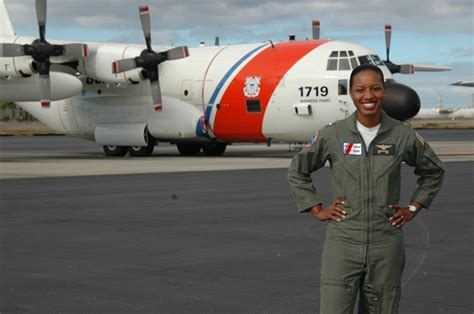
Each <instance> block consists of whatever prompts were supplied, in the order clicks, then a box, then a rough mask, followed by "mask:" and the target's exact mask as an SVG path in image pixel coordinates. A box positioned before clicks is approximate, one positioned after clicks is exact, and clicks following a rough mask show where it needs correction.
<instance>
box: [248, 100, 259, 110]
mask: <svg viewBox="0 0 474 314" xmlns="http://www.w3.org/2000/svg"><path fill="white" fill-rule="evenodd" d="M260 112H262V108H261V106H260V100H259V99H247V113H260Z"/></svg>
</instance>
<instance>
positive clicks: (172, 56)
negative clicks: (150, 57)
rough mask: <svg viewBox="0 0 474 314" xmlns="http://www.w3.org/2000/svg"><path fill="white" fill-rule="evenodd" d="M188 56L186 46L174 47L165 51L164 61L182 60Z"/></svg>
mask: <svg viewBox="0 0 474 314" xmlns="http://www.w3.org/2000/svg"><path fill="white" fill-rule="evenodd" d="M188 56H189V49H188V47H187V46H182V47H176V48H173V49H170V50H168V51H166V60H177V59H183V58H186V57H188Z"/></svg>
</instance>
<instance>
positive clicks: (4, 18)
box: [0, 0, 15, 35]
mask: <svg viewBox="0 0 474 314" xmlns="http://www.w3.org/2000/svg"><path fill="white" fill-rule="evenodd" d="M0 35H15V30H14V29H13V25H12V22H11V20H10V15H9V14H8V10H7V5H6V3H5V0H0Z"/></svg>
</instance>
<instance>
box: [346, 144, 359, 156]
mask: <svg viewBox="0 0 474 314" xmlns="http://www.w3.org/2000/svg"><path fill="white" fill-rule="evenodd" d="M342 153H343V154H344V155H354V156H362V143H345V142H344V145H343V147H342Z"/></svg>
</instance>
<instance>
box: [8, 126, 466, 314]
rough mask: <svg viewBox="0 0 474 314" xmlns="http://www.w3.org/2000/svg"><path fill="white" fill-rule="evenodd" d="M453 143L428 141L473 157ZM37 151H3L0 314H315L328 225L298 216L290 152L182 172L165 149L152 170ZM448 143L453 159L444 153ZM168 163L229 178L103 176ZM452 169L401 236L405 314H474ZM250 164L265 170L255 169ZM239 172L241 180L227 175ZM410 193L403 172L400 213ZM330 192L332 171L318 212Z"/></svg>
mask: <svg viewBox="0 0 474 314" xmlns="http://www.w3.org/2000/svg"><path fill="white" fill-rule="evenodd" d="M459 134H460V135H461V136H460V135H459ZM459 134H458V135H453V133H450V134H448V135H446V133H443V132H441V133H439V134H438V135H436V136H438V138H439V137H443V139H442V141H436V140H430V141H431V143H432V144H433V147H436V145H438V144H436V145H435V143H436V142H437V143H440V144H439V145H440V146H439V147H442V145H445V146H443V149H446V150H454V151H458V152H460V151H461V150H464V149H466V147H471V149H472V138H470V135H468V136H467V137H466V136H464V135H466V133H463V132H461V133H459ZM468 134H472V133H469V132H468ZM423 136H425V138H428V136H426V135H425V134H423ZM429 136H430V135H429ZM463 136H464V137H463ZM39 141H43V143H42V145H40V144H38V143H37V142H36V138H21V139H18V138H16V139H15V138H8V139H7V140H5V138H1V139H0V143H1V145H2V153H1V156H0V162H1V164H0V165H1V169H0V171H1V172H2V177H3V178H8V179H3V180H0V208H1V210H0V267H1V269H0V313H2V314H3V313H24V312H31V313H207V312H214V313H315V312H317V311H318V308H319V279H318V278H319V267H320V260H319V259H320V254H321V248H322V242H323V239H324V232H325V224H324V223H320V222H317V221H315V220H314V219H312V218H310V217H309V216H308V215H306V214H298V213H297V210H296V207H295V204H294V202H293V200H292V199H291V197H290V195H289V191H288V185H287V182H286V169H285V168H284V167H286V166H285V164H284V163H287V162H289V157H290V156H291V154H292V153H291V152H288V151H287V147H286V148H285V149H284V148H283V147H280V148H279V149H276V148H275V147H272V148H270V150H268V149H267V148H266V147H261V146H258V147H256V146H248V145H244V146H240V145H237V146H235V148H236V151H235V152H234V151H230V156H227V157H219V158H209V157H204V156H203V157H193V158H183V157H179V156H177V155H176V154H177V153H176V152H175V151H174V148H173V147H165V148H163V149H162V150H161V151H160V150H158V151H157V153H155V155H154V156H153V157H151V158H148V159H136V158H133V159H119V160H114V159H111V158H104V157H101V151H100V149H98V148H97V146H95V145H94V144H91V143H88V142H83V141H78V140H74V139H69V138H66V137H60V138H59V139H58V138H57V137H48V138H40V139H39ZM444 141H446V142H444ZM454 142H458V143H461V144H460V145H461V148H459V145H458V146H453V147H449V144H450V143H454ZM25 143H36V144H34V145H38V146H34V145H33V144H32V145H29V147H26V146H25V145H22V144H25ZM446 154H448V153H446ZM451 154H453V153H451ZM448 157H449V158H451V157H455V156H445V157H443V158H444V159H448ZM465 157H466V156H465ZM171 159H179V160H180V161H179V162H180V164H178V166H176V167H190V166H189V164H190V163H192V162H195V163H197V164H198V165H199V164H203V166H206V167H210V166H208V164H211V161H214V162H216V163H219V162H221V161H220V160H222V162H221V167H222V168H223V169H227V170H221V171H189V170H188V171H186V169H189V168H184V169H180V171H179V172H163V173H139V172H138V173H131V174H118V175H117V174H111V175H102V174H104V173H108V172H107V171H105V170H100V167H103V166H104V165H105V164H106V163H105V162H108V163H111V164H113V165H115V166H117V165H120V166H123V167H127V166H126V162H133V163H137V164H142V165H146V167H150V168H153V167H156V168H159V166H158V165H157V164H159V163H170V162H171V161H170V160H171ZM457 160H458V162H448V163H447V174H446V179H445V183H444V186H443V189H442V191H441V193H440V195H439V196H438V198H437V199H436V201H435V203H434V204H433V207H432V208H431V209H430V210H429V211H425V212H422V213H421V214H420V215H419V216H418V218H417V219H416V220H414V221H412V222H411V223H410V224H408V225H407V226H406V227H405V240H406V249H407V263H406V267H405V272H404V278H403V297H402V304H401V310H400V313H472V312H473V302H472V291H473V288H474V284H473V271H472V261H473V256H472V252H473V251H472V244H471V242H472V222H473V211H472V204H473V202H474V193H473V192H474V190H473V186H474V162H473V161H459V160H460V159H457ZM68 161H70V162H71V163H70V164H69V163H68ZM97 162H99V166H98V165H97ZM101 162H104V163H101ZM253 162H258V163H260V165H261V166H262V167H263V166H267V167H268V168H270V169H251V168H252V167H255V166H254V165H251V163H253ZM280 162H281V165H279V163H280ZM9 163H13V164H15V166H16V167H26V168H28V167H29V164H30V163H35V165H37V167H43V168H46V169H50V170H51V169H53V170H51V171H56V170H54V169H57V168H55V167H51V166H58V165H61V164H62V163H64V164H69V165H73V166H75V167H78V168H79V169H82V171H85V170H83V169H87V168H88V167H90V168H92V169H93V170H94V171H96V175H83V174H84V173H79V174H78V175H75V174H74V172H71V171H70V170H68V169H66V170H58V172H59V171H63V172H61V173H60V176H51V174H48V173H46V175H45V176H41V174H42V172H37V173H36V174H35V176H36V178H21V175H22V174H23V175H24V174H25V173H26V172H25V171H24V169H23V170H22V169H18V170H15V171H16V172H11V173H10V175H9V176H4V175H3V171H4V169H5V164H9ZM81 163H83V164H81ZM249 164H250V165H249ZM186 165H187V166H186ZM235 165H237V166H236V167H237V168H238V166H239V165H242V167H244V166H246V167H247V169H240V170H228V169H229V168H232V167H234V166H235ZM275 165H276V166H275ZM224 166H226V167H227V168H224ZM140 167H142V166H140ZM140 167H138V166H137V169H141V168H140ZM197 168H198V167H197ZM9 169H10V168H9ZM111 169H112V170H113V167H112V168H111ZM130 169H131V170H130V171H132V170H133V168H130ZM190 170H195V169H194V168H192V169H190ZM197 170H200V169H197ZM22 171H23V172H22ZM117 172H119V173H120V171H117ZM110 173H114V172H112V171H111V172H110ZM15 174H18V175H19V177H12V175H15ZM52 175H55V174H54V173H53V174H52ZM66 175H67V176H66ZM415 179H416V178H415V177H414V176H413V175H412V170H411V169H410V168H408V167H406V166H404V167H403V184H402V186H403V191H402V195H403V201H402V203H403V204H404V203H406V202H407V201H408V198H409V196H410V193H411V191H412V190H413V189H414V187H415V184H416V183H415ZM328 181H329V169H327V168H325V169H322V170H321V171H319V172H318V184H317V187H318V188H319V190H320V192H321V193H322V195H323V199H324V200H325V201H326V202H329V201H330V200H331V199H332V197H331V194H330V191H329V189H328V185H327V184H325V182H328Z"/></svg>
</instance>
